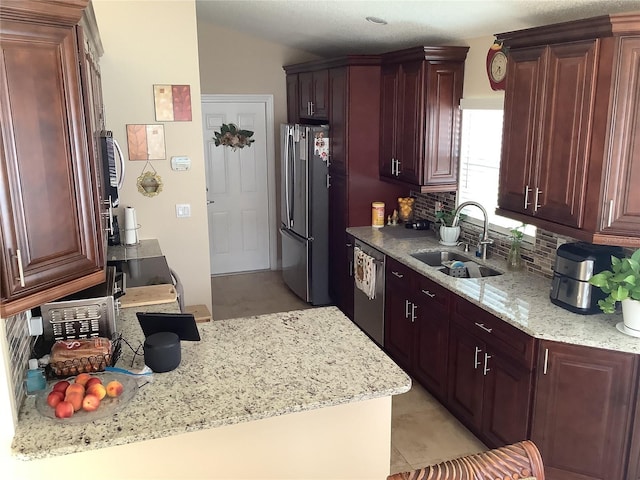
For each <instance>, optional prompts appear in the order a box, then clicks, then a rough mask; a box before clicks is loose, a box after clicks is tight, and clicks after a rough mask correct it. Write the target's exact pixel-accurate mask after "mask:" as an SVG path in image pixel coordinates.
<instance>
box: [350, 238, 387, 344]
mask: <svg viewBox="0 0 640 480" xmlns="http://www.w3.org/2000/svg"><path fill="white" fill-rule="evenodd" d="M355 245H356V247H358V248H360V249H361V250H362V251H363V252H365V253H366V254H367V255H371V256H372V257H373V258H374V259H375V262H376V291H375V295H374V298H373V299H369V297H367V295H366V294H365V293H364V292H363V291H361V290H360V289H359V288H357V287H354V289H353V290H354V292H353V322H354V323H355V324H356V325H358V327H360V329H362V331H363V332H364V333H366V334H367V335H369V337H371V339H372V340H373V341H374V342H376V343H377V344H378V345H380V346H381V347H384V270H385V256H384V254H383V253H382V252H379V251H378V250H376V249H374V248H372V247H370V246H369V245H367V244H366V243H362V242H360V241H358V240H356V242H355ZM353 263H354V264H355V262H353Z"/></svg>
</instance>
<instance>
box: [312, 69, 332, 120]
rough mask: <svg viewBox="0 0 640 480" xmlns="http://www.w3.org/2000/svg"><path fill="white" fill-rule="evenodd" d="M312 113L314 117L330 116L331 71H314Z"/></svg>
mask: <svg viewBox="0 0 640 480" xmlns="http://www.w3.org/2000/svg"><path fill="white" fill-rule="evenodd" d="M312 102H313V105H312V114H313V117H314V118H321V119H323V118H329V71H328V70H318V71H317V72H313V99H312Z"/></svg>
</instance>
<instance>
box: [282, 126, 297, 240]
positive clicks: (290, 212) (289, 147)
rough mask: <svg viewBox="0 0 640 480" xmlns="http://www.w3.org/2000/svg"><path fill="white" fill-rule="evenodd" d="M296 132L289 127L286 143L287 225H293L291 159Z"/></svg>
mask: <svg viewBox="0 0 640 480" xmlns="http://www.w3.org/2000/svg"><path fill="white" fill-rule="evenodd" d="M294 134H295V132H294V131H293V128H292V127H287V138H286V142H285V145H284V155H285V159H286V161H285V162H284V178H285V187H284V189H285V202H286V214H287V227H293V198H292V197H293V195H292V192H291V191H292V190H293V178H294V177H292V173H293V172H292V166H293V163H294V162H292V161H291V159H292V157H293V147H294V145H293V143H294Z"/></svg>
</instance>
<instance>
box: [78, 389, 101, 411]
mask: <svg viewBox="0 0 640 480" xmlns="http://www.w3.org/2000/svg"><path fill="white" fill-rule="evenodd" d="M99 406H100V399H99V398H98V397H97V396H96V395H94V394H93V393H89V394H87V395H85V397H84V400H82V409H83V410H86V411H87V412H93V411H94V410H96V409H97V408H98V407H99Z"/></svg>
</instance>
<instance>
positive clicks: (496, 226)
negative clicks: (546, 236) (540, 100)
mask: <svg viewBox="0 0 640 480" xmlns="http://www.w3.org/2000/svg"><path fill="white" fill-rule="evenodd" d="M502 119H503V111H502V110H494V109H492V110H488V109H474V108H465V109H463V110H462V137H461V148H460V181H459V188H458V205H459V204H461V203H463V202H466V201H469V200H473V201H475V202H478V203H480V204H481V205H482V206H483V207H484V208H485V209H486V210H487V213H488V214H489V223H490V224H491V229H492V230H497V231H500V232H502V233H507V234H508V233H509V230H511V229H512V228H515V227H517V226H519V225H521V222H517V221H515V220H511V219H509V218H505V217H501V216H499V215H496V214H495V213H494V212H495V209H496V207H497V205H498V181H499V171H500V150H501V147H502ZM463 213H464V214H465V215H466V216H467V220H469V221H471V222H473V223H479V222H481V221H482V219H483V218H482V212H481V211H480V210H479V209H477V208H475V207H468V208H465V209H464V212H463ZM525 233H526V234H527V235H530V236H534V235H535V227H533V226H527V228H526V230H525Z"/></svg>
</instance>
